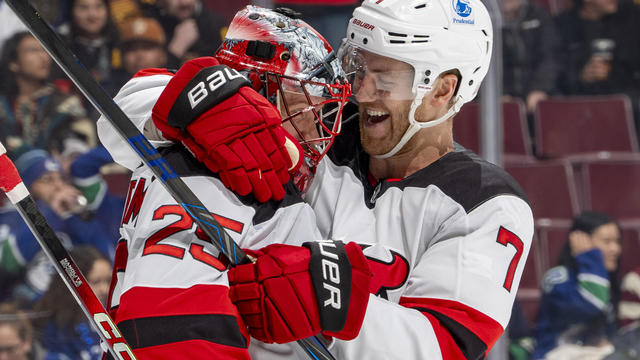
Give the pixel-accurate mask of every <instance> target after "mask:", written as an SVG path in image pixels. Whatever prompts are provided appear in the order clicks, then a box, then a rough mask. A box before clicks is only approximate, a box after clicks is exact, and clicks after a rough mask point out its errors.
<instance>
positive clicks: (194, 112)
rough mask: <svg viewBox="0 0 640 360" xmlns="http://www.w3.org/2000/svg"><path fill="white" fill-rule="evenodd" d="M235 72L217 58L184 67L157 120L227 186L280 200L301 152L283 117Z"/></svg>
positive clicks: (157, 108)
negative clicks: (286, 128)
mask: <svg viewBox="0 0 640 360" xmlns="http://www.w3.org/2000/svg"><path fill="white" fill-rule="evenodd" d="M248 85H250V84H249V81H248V80H247V79H246V78H244V77H243V76H242V75H240V74H239V73H238V72H237V71H236V70H234V69H231V68H229V67H228V66H226V65H220V64H219V63H218V61H217V60H216V59H214V58H212V57H203V58H197V59H194V60H191V61H188V62H187V63H185V64H184V65H183V66H182V67H181V68H180V70H178V72H177V73H176V75H175V76H174V77H173V78H172V79H171V80H170V81H169V83H168V84H167V87H166V88H165V89H164V91H163V92H162V94H161V95H160V98H158V101H157V102H156V105H155V106H154V107H153V112H152V116H153V122H154V124H155V125H156V127H157V128H158V129H159V130H160V131H161V132H162V135H163V136H164V137H165V138H167V139H168V140H172V141H180V142H182V143H183V144H184V145H185V146H186V147H187V148H188V149H189V150H190V151H191V152H192V153H193V155H194V156H195V157H196V159H198V160H199V161H200V162H202V163H203V164H205V165H206V166H207V168H209V169H210V170H211V171H213V172H216V173H219V174H220V178H221V180H222V182H223V183H224V184H225V185H226V186H227V187H229V188H231V190H233V191H235V192H236V193H238V194H240V195H247V194H249V193H250V192H252V191H253V193H254V195H255V197H256V199H257V200H258V201H261V202H264V201H267V200H269V199H273V200H280V199H282V198H283V197H284V194H285V191H284V188H283V186H282V185H283V184H286V183H287V182H288V181H289V171H294V170H295V169H297V167H298V166H300V164H301V160H302V149H301V148H300V145H299V144H298V142H297V141H296V140H295V139H294V138H293V137H292V136H290V135H289V133H287V131H286V130H284V128H283V127H282V118H281V117H280V113H279V112H278V110H276V108H275V107H273V105H271V104H270V103H269V102H268V101H267V100H266V99H265V98H264V97H262V96H261V95H259V94H258V93H257V92H256V91H255V90H253V89H252V88H251V87H249V86H248Z"/></svg>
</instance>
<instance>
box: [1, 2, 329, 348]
mask: <svg viewBox="0 0 640 360" xmlns="http://www.w3.org/2000/svg"><path fill="white" fill-rule="evenodd" d="M6 2H7V4H8V5H9V6H10V7H11V8H12V9H13V11H14V12H15V13H16V14H17V15H18V17H19V18H20V19H21V20H22V22H23V23H24V24H25V25H26V26H27V28H29V31H31V33H32V34H33V35H34V36H35V38H36V39H38V41H40V43H41V44H42V46H43V47H44V48H45V49H46V50H47V52H48V53H49V55H51V57H52V58H53V59H54V60H55V61H56V63H57V64H58V65H59V66H60V68H62V69H63V70H64V72H65V73H66V74H67V76H69V78H70V79H71V80H72V81H73V82H74V83H75V84H76V86H77V87H78V88H79V89H80V91H82V93H83V94H84V95H85V97H86V98H87V99H88V100H89V101H90V102H91V104H92V105H93V106H94V107H95V108H96V109H97V110H98V111H99V112H100V113H101V114H102V115H103V116H104V117H105V118H106V119H108V120H109V122H110V123H111V124H112V125H113V127H114V128H115V129H116V130H117V131H118V133H119V134H120V135H121V136H122V137H123V139H125V140H126V141H127V142H128V143H129V145H130V146H131V147H132V148H133V150H134V151H135V152H136V153H137V154H138V155H139V156H140V158H141V159H142V161H143V162H144V163H145V165H147V166H148V167H149V168H150V169H151V171H152V172H153V174H154V175H155V176H156V177H157V178H158V179H161V180H162V181H161V182H162V184H163V185H164V187H165V189H166V190H167V191H168V192H169V193H170V194H171V196H172V197H173V198H174V199H175V200H176V202H177V203H178V204H180V206H182V207H183V208H184V209H185V211H186V212H187V213H188V214H189V215H190V216H191V217H192V218H193V220H194V221H195V222H196V224H197V225H198V227H199V228H200V229H202V231H204V233H205V234H206V235H207V236H208V237H209V239H211V242H212V243H213V245H215V246H216V247H217V248H218V250H220V252H222V253H223V254H224V255H225V256H226V257H227V258H228V259H229V262H230V263H231V264H233V265H236V264H245V263H249V262H250V261H251V260H250V259H249V257H247V255H246V254H245V253H244V251H242V249H241V248H240V247H239V246H238V245H237V244H236V243H235V242H234V241H233V239H232V238H231V236H229V234H228V233H227V232H226V231H225V230H224V228H223V227H222V226H221V225H220V223H219V222H218V221H217V220H216V219H215V218H214V217H213V216H212V215H211V213H210V212H209V211H208V210H207V209H206V207H205V206H204V205H203V204H202V202H201V201H200V200H199V199H198V198H197V197H196V195H195V194H194V193H193V192H192V191H191V189H189V188H188V187H187V185H186V184H185V183H184V182H183V181H182V179H180V177H179V176H178V175H177V174H176V173H175V172H174V171H173V170H172V169H171V167H170V166H169V164H168V163H167V162H166V161H165V160H164V159H163V158H162V156H161V155H160V154H159V153H158V151H156V149H155V148H154V147H153V146H152V145H151V144H150V143H149V141H148V140H147V138H146V137H145V136H144V135H143V134H142V133H140V131H139V130H138V128H136V127H135V126H134V125H133V123H132V122H131V120H129V118H128V117H127V116H126V115H125V113H124V112H123V111H122V110H121V109H120V108H119V107H118V105H117V104H116V103H115V102H114V101H113V99H112V98H111V97H110V96H109V95H107V93H106V92H105V91H104V90H103V89H102V88H101V87H100V85H98V83H97V82H96V81H95V80H94V79H93V77H92V76H91V74H90V73H89V71H87V69H86V68H85V67H84V66H83V65H82V64H81V63H80V61H79V60H78V58H77V57H76V56H75V55H74V54H73V53H72V52H71V50H69V48H68V47H67V46H66V45H65V44H64V42H63V41H62V40H61V39H60V38H59V37H58V36H57V34H56V33H55V31H54V30H53V29H52V28H51V26H49V24H47V22H46V21H45V20H44V19H43V18H42V17H41V16H40V14H39V13H38V12H37V11H36V9H34V8H33V6H32V5H31V4H30V3H29V1H28V0H6ZM298 344H300V346H301V347H302V348H303V349H304V351H305V352H306V353H307V354H308V355H309V357H310V358H311V359H315V360H335V358H334V357H333V356H332V355H331V353H330V352H329V351H328V350H327V349H326V348H325V347H324V345H323V344H322V343H321V342H320V340H319V339H317V338H316V337H311V338H307V339H302V340H298Z"/></svg>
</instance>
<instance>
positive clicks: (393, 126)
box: [358, 109, 409, 155]
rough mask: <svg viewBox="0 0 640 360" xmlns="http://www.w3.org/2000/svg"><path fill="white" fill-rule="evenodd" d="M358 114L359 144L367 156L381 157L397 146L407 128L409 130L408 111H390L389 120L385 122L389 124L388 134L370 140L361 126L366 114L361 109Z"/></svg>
mask: <svg viewBox="0 0 640 360" xmlns="http://www.w3.org/2000/svg"><path fill="white" fill-rule="evenodd" d="M359 112H360V118H359V123H358V125H359V127H360V143H361V144H362V148H363V149H364V151H366V152H367V154H369V155H383V154H386V153H388V152H389V151H391V149H393V147H394V146H396V144H398V142H399V141H400V139H401V138H402V135H404V133H405V132H406V131H407V128H409V110H402V111H390V116H389V119H388V120H385V121H388V122H389V123H388V124H389V132H387V134H386V136H384V137H383V138H371V137H369V136H368V135H367V131H366V128H365V126H364V125H363V122H364V121H366V120H365V119H366V116H367V114H366V113H365V112H364V110H363V109H360V110H359ZM397 119H402V120H397Z"/></svg>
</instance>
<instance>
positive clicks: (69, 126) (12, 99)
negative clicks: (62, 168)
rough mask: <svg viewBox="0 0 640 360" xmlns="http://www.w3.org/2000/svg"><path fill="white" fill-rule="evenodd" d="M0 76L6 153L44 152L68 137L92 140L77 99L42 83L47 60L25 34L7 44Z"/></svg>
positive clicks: (91, 130) (92, 132) (0, 60)
mask: <svg viewBox="0 0 640 360" xmlns="http://www.w3.org/2000/svg"><path fill="white" fill-rule="evenodd" d="M0 71H2V74H0V84H1V86H2V89H1V91H0V141H2V142H3V143H4V144H5V146H6V147H7V150H8V151H10V152H11V151H16V150H17V149H19V148H20V147H21V146H24V145H28V146H33V147H38V148H44V149H49V150H50V149H52V148H53V147H54V146H55V142H56V141H60V140H62V139H64V138H66V137H67V136H70V134H76V135H81V136H83V137H84V138H87V141H88V142H91V141H92V139H94V138H95V130H94V128H93V126H92V125H91V124H89V123H88V120H87V119H86V116H85V115H86V114H85V111H84V108H83V107H82V103H81V101H80V99H79V98H78V97H76V96H72V95H68V94H65V93H63V92H62V91H60V89H58V88H56V87H54V86H53V85H51V84H50V83H48V79H49V75H50V73H51V58H50V57H49V55H48V54H47V53H46V52H45V51H44V49H43V48H42V46H41V45H40V43H39V42H38V41H37V40H36V39H35V38H34V37H33V36H32V35H31V34H29V33H27V32H20V33H17V34H15V35H14V36H13V37H11V38H10V39H9V40H7V42H6V43H5V46H4V48H3V52H2V55H1V57H0Z"/></svg>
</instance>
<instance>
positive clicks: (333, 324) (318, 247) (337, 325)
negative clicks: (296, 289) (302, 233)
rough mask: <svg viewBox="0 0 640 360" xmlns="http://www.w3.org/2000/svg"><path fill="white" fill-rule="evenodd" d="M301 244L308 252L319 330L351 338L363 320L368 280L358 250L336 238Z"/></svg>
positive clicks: (364, 260) (368, 277)
mask: <svg viewBox="0 0 640 360" xmlns="http://www.w3.org/2000/svg"><path fill="white" fill-rule="evenodd" d="M303 245H304V246H305V247H307V248H308V249H309V250H310V251H311V258H310V261H309V272H310V273H311V279H312V281H313V287H314V291H315V294H316V299H317V301H318V308H319V310H320V311H319V313H320V323H321V326H322V329H323V331H326V332H328V333H331V334H332V335H331V336H335V337H337V338H340V339H345V338H353V337H355V336H356V335H357V334H358V332H359V330H360V326H361V325H362V321H363V320H364V314H365V312H366V308H367V303H368V296H369V291H368V289H369V282H370V279H371V272H370V270H369V266H368V263H367V261H366V258H365V257H364V254H362V250H361V249H360V247H359V246H358V245H357V244H355V243H349V244H347V245H346V246H345V245H344V243H343V242H342V241H339V240H326V241H315V242H307V243H304V244H303ZM362 289H364V291H360V290H362ZM354 290H355V292H354Z"/></svg>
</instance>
